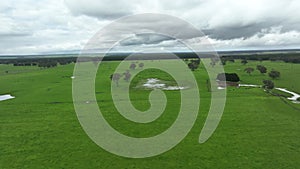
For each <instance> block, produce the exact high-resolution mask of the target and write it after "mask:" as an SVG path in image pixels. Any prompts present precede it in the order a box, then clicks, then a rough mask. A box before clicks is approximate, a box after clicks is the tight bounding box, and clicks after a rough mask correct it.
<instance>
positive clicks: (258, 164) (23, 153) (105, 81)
mask: <svg viewBox="0 0 300 169" xmlns="http://www.w3.org/2000/svg"><path fill="white" fill-rule="evenodd" d="M148 62H151V61H144V63H145V65H146V64H147V63H148ZM153 62H166V65H167V64H169V63H167V62H172V61H171V60H163V61H153ZM118 64H119V62H103V63H102V65H101V68H100V69H99V71H98V74H97V78H96V91H95V92H96V97H97V101H98V104H99V105H100V108H101V111H102V112H103V114H104V117H105V118H106V120H107V121H108V122H109V123H110V124H111V126H112V127H113V128H115V129H116V130H118V131H119V132H121V133H123V134H126V135H129V136H134V137H149V136H153V135H156V134H158V133H161V132H162V131H164V130H165V129H167V128H168V127H170V126H171V125H172V123H173V121H174V120H175V119H176V116H177V113H178V109H179V106H180V104H179V103H180V100H179V97H180V92H179V91H165V93H166V96H167V97H168V105H167V109H166V111H165V112H164V113H163V115H162V116H161V117H160V118H159V119H157V120H156V121H155V122H151V123H149V124H135V123H133V122H130V121H129V120H126V119H124V118H122V116H121V115H120V114H118V113H117V111H116V109H115V107H114V106H113V103H112V101H111V100H112V98H111V93H110V83H111V82H110V79H109V76H110V75H111V74H112V73H113V71H114V69H115V67H116V66H117V65H118ZM128 64H129V63H128ZM149 64H150V63H149ZM152 64H153V63H152ZM154 64H155V63H154ZM258 64H261V65H264V66H266V67H267V68H268V70H271V69H274V70H278V71H280V72H281V77H280V78H279V79H276V80H274V83H275V86H276V87H283V88H287V89H288V90H291V91H294V92H296V93H300V76H299V75H300V65H299V64H291V63H284V62H270V61H264V62H262V63H260V62H256V61H249V63H248V64H247V65H241V63H240V61H238V60H236V62H235V63H230V62H228V63H227V64H226V65H225V71H226V72H229V73H231V72H232V73H234V72H235V73H237V74H238V75H239V76H240V78H241V83H243V84H258V85H261V84H262V80H263V79H270V78H269V77H268V75H262V74H260V73H259V72H258V71H257V70H255V71H254V72H253V73H252V75H248V74H247V73H245V72H244V71H243V70H244V69H245V68H246V67H253V68H256V65H258ZM73 68H74V65H73V64H71V65H65V66H58V67H56V68H49V69H40V68H38V67H13V66H12V65H0V95H2V94H11V95H13V96H15V97H16V98H15V99H11V100H6V101H1V102H0V120H1V141H0V146H1V151H0V159H1V161H0V168H3V169H4V168H9V169H10V168H118V169H119V168H136V169H140V168H149V169H150V168H151V169H152V168H162V169H167V168H171V169H175V168H183V169H186V168H226V169H227V168H242V169H247V168H249V169H250V168H251V169H253V168H266V169H270V168H276V169H277V168H291V169H293V168H299V166H300V160H299V159H300V111H299V109H300V105H299V104H293V103H291V102H289V101H288V100H287V99H282V98H279V97H276V96H272V95H270V94H268V93H266V92H264V91H263V90H262V89H260V88H250V87H242V88H234V87H229V88H228V89H227V102H226V107H225V111H224V114H223V117H222V120H221V122H220V124H219V126H218V128H217V130H216V131H215V133H214V134H213V136H212V137H211V138H210V139H209V140H208V141H207V142H205V143H204V144H199V143H198V138H199V134H200V131H201V129H202V127H203V125H204V122H205V119H206V116H207V111H208V109H209V105H210V101H211V100H210V92H208V91H207V87H206V80H207V73H206V71H205V68H204V67H203V65H200V67H199V69H198V70H196V71H195V72H194V75H195V77H196V79H197V82H198V85H199V91H200V95H201V96H200V97H201V103H200V112H199V115H198V118H197V120H196V123H195V125H194V126H193V128H192V130H191V131H190V133H189V134H188V136H187V137H186V138H185V139H184V140H183V141H182V142H180V144H178V145H177V146H176V147H175V148H173V149H171V150H170V151H167V152H165V153H163V154H161V155H158V156H155V157H149V158H144V159H131V158H123V157H119V156H116V155H113V154H111V153H109V152H107V151H105V150H103V149H102V148H100V147H98V146H97V145H96V144H95V143H94V142H93V141H92V140H91V139H90V138H89V137H88V136H87V135H86V134H85V132H84V131H83V129H82V128H81V125H80V124H79V121H78V119H77V117H76V113H75V110H74V106H73V103H72V79H71V78H70V77H71V76H72V74H73ZM5 71H8V73H6V72H5ZM149 77H158V78H160V79H163V80H170V81H171V80H172V77H170V76H168V75H167V74H165V73H164V72H160V71H154V72H151V71H146V70H145V71H143V72H142V73H140V74H138V76H136V77H135V78H134V79H133V82H132V84H131V85H132V86H133V87H132V88H131V93H130V94H131V99H132V102H133V105H134V106H135V107H136V108H137V109H139V110H146V109H147V108H149V106H150V104H149V102H148V94H149V93H150V91H149V90H142V89H138V88H134V86H135V85H137V84H139V82H140V81H141V80H144V79H147V78H149ZM122 83H123V82H122ZM120 85H122V84H120Z"/></svg>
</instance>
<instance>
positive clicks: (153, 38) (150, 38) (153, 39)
mask: <svg viewBox="0 0 300 169" xmlns="http://www.w3.org/2000/svg"><path fill="white" fill-rule="evenodd" d="M169 40H175V39H174V38H172V37H168V36H165V35H159V34H154V33H146V34H136V35H135V36H134V37H130V38H127V39H124V40H122V41H121V42H120V45H122V46H130V45H138V44H145V45H148V44H158V43H161V42H163V41H169Z"/></svg>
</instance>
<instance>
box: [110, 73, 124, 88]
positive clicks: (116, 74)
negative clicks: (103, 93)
mask: <svg viewBox="0 0 300 169" xmlns="http://www.w3.org/2000/svg"><path fill="white" fill-rule="evenodd" d="M120 78H121V75H120V74H119V73H114V74H112V75H110V80H112V81H114V82H115V83H116V84H117V86H119V80H120Z"/></svg>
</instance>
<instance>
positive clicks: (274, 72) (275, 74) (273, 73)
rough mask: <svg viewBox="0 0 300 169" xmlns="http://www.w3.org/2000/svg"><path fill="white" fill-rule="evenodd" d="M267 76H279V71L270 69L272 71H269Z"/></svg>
mask: <svg viewBox="0 0 300 169" xmlns="http://www.w3.org/2000/svg"><path fill="white" fill-rule="evenodd" d="M269 76H270V77H271V78H272V79H276V78H279V77H280V72H278V71H276V70H272V71H271V72H270V73H269Z"/></svg>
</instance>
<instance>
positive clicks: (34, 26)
mask: <svg viewBox="0 0 300 169" xmlns="http://www.w3.org/2000/svg"><path fill="white" fill-rule="evenodd" d="M0 11H1V12H0V54H1V55H5V54H39V53H55V52H56V53H64V52H70V51H71V52H72V51H78V50H80V49H82V48H83V47H84V45H85V44H86V43H87V42H88V40H89V39H90V38H91V37H92V36H93V35H94V34H95V33H96V32H98V31H99V30H101V28H103V27H105V26H106V25H108V24H109V23H111V22H113V21H115V20H117V19H118V18H120V17H124V16H127V15H133V14H140V13H149V12H150V13H161V14H169V15H172V16H175V17H179V18H181V19H184V20H186V21H188V22H189V23H191V24H192V25H194V26H196V27H197V28H198V29H200V30H202V31H203V32H204V34H205V37H206V38H207V39H208V40H209V41H210V43H211V44H213V45H214V47H215V48H216V49H217V50H241V49H242V50H243V49H279V48H281V49H282V48H283V49H287V48H299V47H300V1H299V0H143V1H141V0H11V1H0ZM135 22H136V23H135V25H143V24H147V23H145V22H144V21H143V20H142V19H141V20H136V21H135ZM151 24H153V25H155V26H161V25H160V24H159V22H158V21H157V23H156V20H155V19H153V21H152V22H151ZM164 26H166V24H165V23H164ZM173 26H174V29H172V27H173ZM177 26H178V25H177ZM166 27H168V28H171V29H170V30H173V31H176V30H178V29H176V23H172V22H170V23H169V26H166ZM120 29H122V27H121V28H120ZM185 38H186V39H190V40H193V39H195V38H198V37H197V35H196V34H192V33H191V34H189V35H186V36H185ZM119 45H120V46H121V49H122V47H123V49H124V50H125V49H127V50H128V49H130V48H132V46H134V47H135V48H136V47H139V46H142V47H144V48H147V47H150V48H151V47H159V46H160V47H166V48H170V49H171V48H174V49H175V50H176V45H178V42H177V40H176V39H174V38H172V37H165V36H158V35H155V34H134V33H133V34H132V38H129V39H124V40H123V41H122V42H120V44H119Z"/></svg>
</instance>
